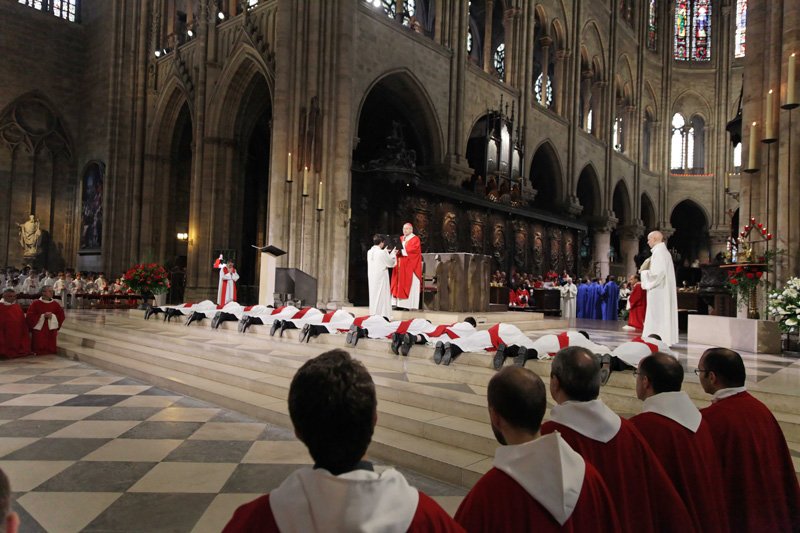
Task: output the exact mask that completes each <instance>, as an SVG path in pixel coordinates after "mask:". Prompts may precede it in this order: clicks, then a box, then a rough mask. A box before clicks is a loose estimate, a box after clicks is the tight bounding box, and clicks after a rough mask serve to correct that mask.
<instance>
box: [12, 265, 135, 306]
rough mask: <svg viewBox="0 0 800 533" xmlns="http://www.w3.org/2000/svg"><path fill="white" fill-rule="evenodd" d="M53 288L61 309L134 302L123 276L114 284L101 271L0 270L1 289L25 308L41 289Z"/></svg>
mask: <svg viewBox="0 0 800 533" xmlns="http://www.w3.org/2000/svg"><path fill="white" fill-rule="evenodd" d="M44 287H52V289H53V292H54V293H55V298H56V299H57V300H60V301H61V302H62V304H63V305H64V307H66V308H74V307H84V306H88V305H98V302H101V301H102V302H103V303H104V304H105V305H106V306H107V305H111V304H116V305H117V306H119V305H122V306H126V307H127V306H129V305H132V304H133V303H135V301H136V300H135V298H134V295H133V293H132V291H131V290H130V289H129V288H128V287H127V286H126V285H125V284H124V283H123V281H122V276H120V277H119V278H116V279H115V280H114V281H113V282H112V281H109V280H108V279H106V276H105V274H104V273H103V272H89V271H79V270H76V269H73V268H67V269H64V270H62V271H59V272H51V271H49V270H47V269H43V270H36V269H34V268H31V267H30V266H24V267H22V268H19V269H18V268H14V267H5V268H4V269H2V270H0V289H7V288H8V289H13V290H14V292H15V293H16V294H17V301H19V302H20V304H21V305H23V306H27V305H28V304H29V303H30V302H31V301H33V300H35V299H37V298H39V296H40V295H41V291H42V288H44Z"/></svg>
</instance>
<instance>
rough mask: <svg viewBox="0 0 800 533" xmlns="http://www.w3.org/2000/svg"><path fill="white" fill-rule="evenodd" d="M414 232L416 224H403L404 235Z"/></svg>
mask: <svg viewBox="0 0 800 533" xmlns="http://www.w3.org/2000/svg"><path fill="white" fill-rule="evenodd" d="M412 233H414V226H412V225H411V222H406V223H405V224H403V235H411V234H412Z"/></svg>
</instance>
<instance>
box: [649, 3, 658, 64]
mask: <svg viewBox="0 0 800 533" xmlns="http://www.w3.org/2000/svg"><path fill="white" fill-rule="evenodd" d="M649 4H650V9H649V10H648V12H647V49H648V50H652V51H654V52H655V50H656V44H657V37H658V27H657V21H658V10H657V6H656V0H649Z"/></svg>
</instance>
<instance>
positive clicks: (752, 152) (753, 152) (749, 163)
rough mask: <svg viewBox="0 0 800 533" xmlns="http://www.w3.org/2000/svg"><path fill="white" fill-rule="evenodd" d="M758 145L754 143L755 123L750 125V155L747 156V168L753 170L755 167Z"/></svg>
mask: <svg viewBox="0 0 800 533" xmlns="http://www.w3.org/2000/svg"><path fill="white" fill-rule="evenodd" d="M757 147H758V143H757V142H756V123H755V122H753V123H752V124H751V125H750V153H749V154H747V156H748V157H747V168H748V169H754V168H758V167H756V150H757Z"/></svg>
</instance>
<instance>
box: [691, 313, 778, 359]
mask: <svg viewBox="0 0 800 533" xmlns="http://www.w3.org/2000/svg"><path fill="white" fill-rule="evenodd" d="M688 341H689V342H690V343H697V344H707V345H709V346H719V347H722V348H729V349H731V350H736V351H737V352H738V351H742V352H749V353H773V354H777V353H781V350H782V346H781V331H780V328H779V327H778V323H777V322H774V321H772V320H755V319H752V318H736V317H728V316H714V315H689V333H688Z"/></svg>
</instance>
